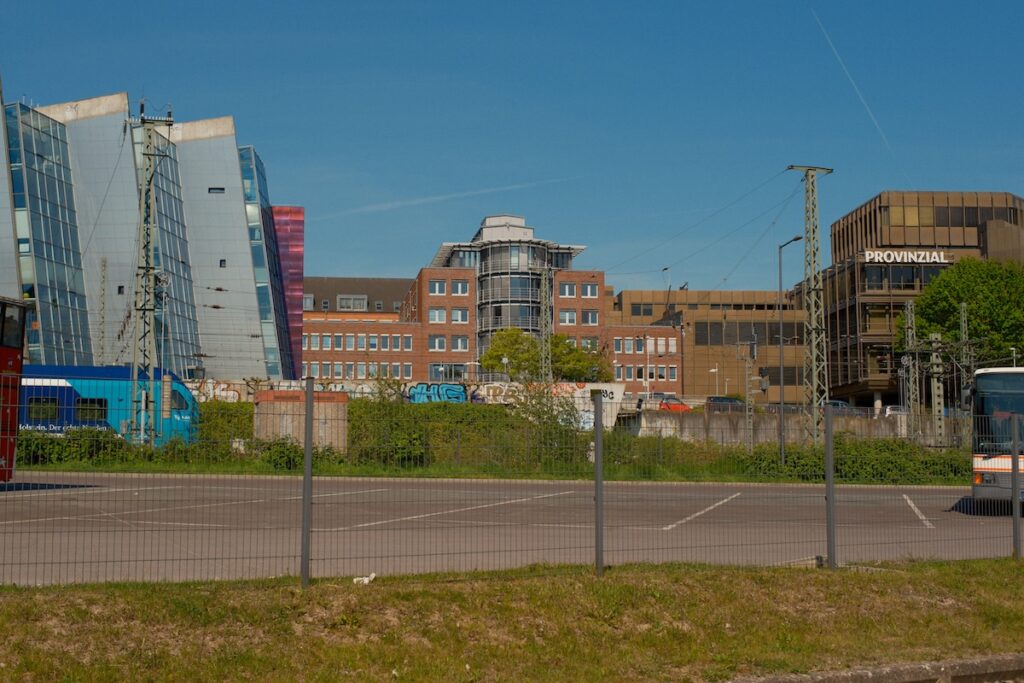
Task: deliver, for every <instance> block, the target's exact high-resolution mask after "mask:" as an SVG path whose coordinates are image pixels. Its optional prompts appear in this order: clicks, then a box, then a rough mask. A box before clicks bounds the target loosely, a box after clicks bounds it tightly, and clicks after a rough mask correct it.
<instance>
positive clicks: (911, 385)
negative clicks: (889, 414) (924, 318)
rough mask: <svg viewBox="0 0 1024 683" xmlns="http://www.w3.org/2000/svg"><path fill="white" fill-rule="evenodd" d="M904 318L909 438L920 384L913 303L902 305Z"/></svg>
mask: <svg viewBox="0 0 1024 683" xmlns="http://www.w3.org/2000/svg"><path fill="white" fill-rule="evenodd" d="M903 318H904V322H903V325H904V334H903V336H904V339H905V342H906V344H905V345H906V349H907V352H906V355H904V356H903V365H904V366H905V367H906V370H907V412H908V415H907V422H908V424H907V431H908V432H909V434H910V435H911V436H916V434H917V418H918V413H919V412H920V405H921V384H920V379H919V377H918V364H917V351H918V349H917V319H916V318H915V316H914V301H913V300H910V301H907V302H906V303H905V304H904V305H903Z"/></svg>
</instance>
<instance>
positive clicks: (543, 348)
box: [540, 255, 553, 383]
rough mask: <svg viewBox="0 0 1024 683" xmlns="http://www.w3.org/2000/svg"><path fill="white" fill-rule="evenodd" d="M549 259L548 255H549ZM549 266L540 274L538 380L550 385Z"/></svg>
mask: <svg viewBox="0 0 1024 683" xmlns="http://www.w3.org/2000/svg"><path fill="white" fill-rule="evenodd" d="M549 258H550V255H549ZM551 309H552V306H551V266H545V267H544V268H543V269H542V270H541V273H540V380H541V381H542V382H547V383H551V382H552V381H553V380H552V377H551Z"/></svg>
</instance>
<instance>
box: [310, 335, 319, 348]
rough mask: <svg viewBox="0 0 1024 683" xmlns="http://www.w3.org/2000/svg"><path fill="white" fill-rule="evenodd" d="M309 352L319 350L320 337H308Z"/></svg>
mask: <svg viewBox="0 0 1024 683" xmlns="http://www.w3.org/2000/svg"><path fill="white" fill-rule="evenodd" d="M309 350H310V351H319V350H320V335H319V334H311V335H309Z"/></svg>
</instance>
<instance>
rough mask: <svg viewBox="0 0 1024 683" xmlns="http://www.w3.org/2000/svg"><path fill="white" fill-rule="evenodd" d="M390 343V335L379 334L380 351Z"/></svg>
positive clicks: (385, 348) (385, 349) (386, 348)
mask: <svg viewBox="0 0 1024 683" xmlns="http://www.w3.org/2000/svg"><path fill="white" fill-rule="evenodd" d="M390 345H391V337H390V336H389V335H386V334H382V335H380V350H381V351H387V350H388V347H389V346H390Z"/></svg>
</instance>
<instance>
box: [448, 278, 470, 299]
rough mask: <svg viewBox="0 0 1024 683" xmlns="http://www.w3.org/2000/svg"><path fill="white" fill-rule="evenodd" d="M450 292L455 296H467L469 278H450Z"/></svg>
mask: <svg viewBox="0 0 1024 683" xmlns="http://www.w3.org/2000/svg"><path fill="white" fill-rule="evenodd" d="M452 294H453V295H455V296H468V295H469V280H452Z"/></svg>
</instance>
